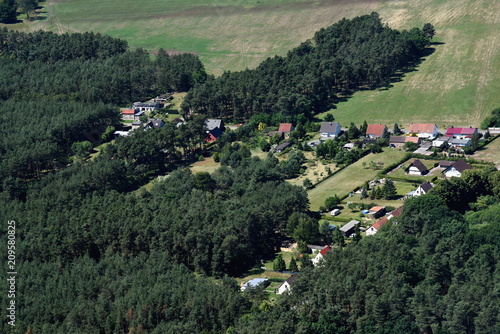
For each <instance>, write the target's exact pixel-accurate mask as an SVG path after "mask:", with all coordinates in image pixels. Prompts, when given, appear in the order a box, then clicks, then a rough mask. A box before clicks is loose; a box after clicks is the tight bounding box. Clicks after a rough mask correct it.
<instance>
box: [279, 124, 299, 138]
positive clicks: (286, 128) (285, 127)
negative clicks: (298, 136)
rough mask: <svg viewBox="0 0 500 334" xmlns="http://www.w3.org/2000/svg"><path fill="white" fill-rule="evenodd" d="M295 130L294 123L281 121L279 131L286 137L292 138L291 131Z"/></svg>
mask: <svg viewBox="0 0 500 334" xmlns="http://www.w3.org/2000/svg"><path fill="white" fill-rule="evenodd" d="M293 130H295V128H294V126H293V125H292V123H280V126H279V128H278V131H277V133H279V134H280V135H282V136H283V137H285V139H288V138H290V132H292V131H293Z"/></svg>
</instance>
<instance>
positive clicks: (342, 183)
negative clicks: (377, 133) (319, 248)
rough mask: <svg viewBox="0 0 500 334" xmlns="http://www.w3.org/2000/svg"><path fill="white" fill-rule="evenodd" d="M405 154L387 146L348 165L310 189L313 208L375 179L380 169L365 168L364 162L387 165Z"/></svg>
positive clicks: (317, 207) (316, 208) (309, 193)
mask: <svg viewBox="0 0 500 334" xmlns="http://www.w3.org/2000/svg"><path fill="white" fill-rule="evenodd" d="M404 155H405V152H402V151H397V150H391V149H389V148H385V149H384V152H382V153H378V154H368V155H367V156H365V157H363V158H362V159H360V160H358V161H357V162H355V163H354V164H352V165H350V166H348V167H346V168H345V169H343V170H342V171H340V172H338V173H337V174H335V175H333V176H331V177H330V178H328V179H326V180H325V181H323V182H321V183H320V184H318V185H317V186H316V187H315V188H313V189H311V190H309V191H308V195H309V201H310V202H311V206H310V207H311V210H318V209H319V207H320V206H322V205H324V203H325V199H326V198H328V197H330V196H333V195H334V194H337V195H338V196H339V197H341V196H344V195H347V194H349V193H350V192H352V191H353V190H354V188H356V187H359V186H362V185H363V183H364V182H365V181H368V180H373V179H374V178H375V177H376V176H377V174H378V172H379V170H374V169H368V168H365V167H364V166H363V163H365V164H366V165H368V164H369V163H370V162H371V161H373V162H375V163H377V162H381V163H384V164H385V166H387V165H390V164H392V163H395V162H397V161H398V160H400V159H401V158H403V157H404Z"/></svg>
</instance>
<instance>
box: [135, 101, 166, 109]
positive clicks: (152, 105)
mask: <svg viewBox="0 0 500 334" xmlns="http://www.w3.org/2000/svg"><path fill="white" fill-rule="evenodd" d="M133 106H134V108H144V107H150V108H159V107H160V104H159V103H158V102H134V104H133Z"/></svg>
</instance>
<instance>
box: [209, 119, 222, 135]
mask: <svg viewBox="0 0 500 334" xmlns="http://www.w3.org/2000/svg"><path fill="white" fill-rule="evenodd" d="M205 126H206V127H207V131H211V130H213V129H215V128H219V129H220V130H221V131H222V132H224V131H226V127H225V126H224V121H223V120H221V119H213V118H209V119H207V120H206V121H205Z"/></svg>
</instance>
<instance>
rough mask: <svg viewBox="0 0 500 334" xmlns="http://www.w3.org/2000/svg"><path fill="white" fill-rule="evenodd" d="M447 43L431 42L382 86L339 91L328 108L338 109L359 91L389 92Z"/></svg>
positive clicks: (381, 84)
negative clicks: (417, 56) (418, 55)
mask: <svg viewBox="0 0 500 334" xmlns="http://www.w3.org/2000/svg"><path fill="white" fill-rule="evenodd" d="M444 44H445V43H443V42H431V43H430V44H429V45H430V46H429V47H427V48H425V49H424V50H423V52H422V53H421V54H420V57H419V58H417V59H415V60H413V61H411V62H409V63H408V64H407V65H406V66H404V67H402V68H400V69H398V70H396V72H395V73H394V74H393V75H392V76H391V77H390V78H389V79H388V80H387V81H386V82H383V83H380V84H375V85H362V86H358V87H353V88H350V89H343V90H339V91H338V92H336V93H334V94H333V95H332V97H331V98H330V100H329V101H328V103H327V107H328V108H329V109H326V110H330V109H336V107H335V105H336V104H338V103H340V102H346V101H347V100H349V99H350V98H351V97H352V96H353V94H354V93H355V92H358V91H369V90H372V91H373V90H379V91H385V90H389V89H390V88H392V87H394V83H396V82H401V81H403V80H404V78H405V77H406V76H407V74H408V73H412V72H416V71H418V68H419V66H420V64H422V63H423V62H424V61H425V60H426V58H427V57H429V56H430V55H432V54H433V53H434V52H436V48H434V47H433V46H439V45H444ZM326 110H325V111H326Z"/></svg>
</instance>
